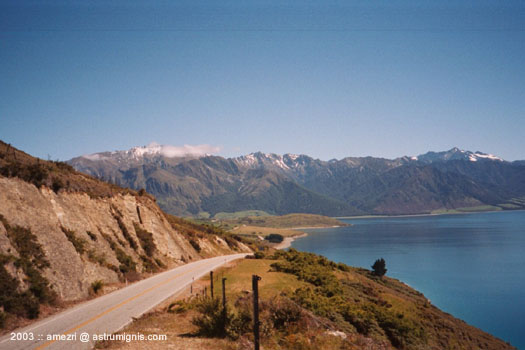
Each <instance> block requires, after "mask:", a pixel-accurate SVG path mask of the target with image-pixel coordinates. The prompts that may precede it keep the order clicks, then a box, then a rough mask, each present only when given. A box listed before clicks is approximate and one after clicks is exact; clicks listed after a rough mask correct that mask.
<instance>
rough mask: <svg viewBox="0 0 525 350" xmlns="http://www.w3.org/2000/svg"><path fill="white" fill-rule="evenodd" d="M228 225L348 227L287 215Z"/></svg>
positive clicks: (232, 220)
mask: <svg viewBox="0 0 525 350" xmlns="http://www.w3.org/2000/svg"><path fill="white" fill-rule="evenodd" d="M222 222H223V223H225V224H228V225H235V226H236V225H247V226H259V227H275V228H297V227H331V226H347V224H345V223H343V222H341V221H339V220H336V219H334V218H330V217H327V216H322V215H314V214H287V215H282V216H257V217H256V216H248V217H240V218H230V219H223V221H222Z"/></svg>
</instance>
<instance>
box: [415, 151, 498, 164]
mask: <svg viewBox="0 0 525 350" xmlns="http://www.w3.org/2000/svg"><path fill="white" fill-rule="evenodd" d="M410 159H411V160H415V161H420V162H424V163H433V162H444V161H449V160H468V161H471V162H477V161H479V160H493V161H500V162H503V161H504V160H503V159H502V158H500V157H497V156H495V155H493V154H488V153H483V152H480V151H476V152H471V151H466V150H462V149H460V148H458V147H453V148H451V149H449V150H448V151H443V152H427V153H425V154H421V155H419V156H416V157H410Z"/></svg>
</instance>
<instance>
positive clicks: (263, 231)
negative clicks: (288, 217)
mask: <svg viewBox="0 0 525 350" xmlns="http://www.w3.org/2000/svg"><path fill="white" fill-rule="evenodd" d="M230 232H232V233H234V234H239V235H246V236H252V237H253V236H262V237H266V236H268V235H270V234H272V233H277V234H280V235H281V236H283V237H292V236H298V235H300V234H303V233H304V232H302V231H298V230H292V229H284V228H275V227H260V226H246V225H242V226H237V227H235V228H234V229H232V230H231V231H230Z"/></svg>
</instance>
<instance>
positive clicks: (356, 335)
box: [109, 251, 512, 350]
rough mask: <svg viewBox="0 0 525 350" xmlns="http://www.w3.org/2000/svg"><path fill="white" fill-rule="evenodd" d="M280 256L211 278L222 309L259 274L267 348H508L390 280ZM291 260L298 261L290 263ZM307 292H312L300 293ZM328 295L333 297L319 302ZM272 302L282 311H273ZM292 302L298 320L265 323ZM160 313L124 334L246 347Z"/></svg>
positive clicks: (188, 315)
mask: <svg viewBox="0 0 525 350" xmlns="http://www.w3.org/2000/svg"><path fill="white" fill-rule="evenodd" d="M279 254H281V255H280V257H279V259H278V260H275V259H272V260H270V259H261V260H248V259H246V260H242V261H240V262H239V263H237V264H236V265H235V266H234V267H233V268H228V269H221V270H218V271H216V273H215V276H216V278H217V279H216V282H215V295H216V296H220V293H221V289H220V288H221V287H220V283H219V281H220V279H221V278H222V277H225V278H226V281H227V297H228V301H229V305H230V306H229V309H231V308H235V307H238V305H239V302H240V301H243V300H244V301H247V300H248V301H249V300H250V296H249V294H247V293H248V291H250V290H251V276H252V275H253V274H257V275H259V276H261V277H262V280H261V281H260V283H259V286H260V305H261V309H262V311H261V315H262V316H261V317H262V319H261V321H262V324H263V329H264V331H263V333H264V336H263V339H262V345H263V347H264V348H266V349H312V350H313V349H316V350H325V349H326V350H328V349H363V348H367V349H392V348H397V349H432V350H434V349H435V350H438V349H472V350H474V349H479V348H482V349H498V350H500V349H512V347H511V346H509V345H508V344H505V343H504V342H502V341H500V340H498V339H496V338H494V337H492V336H490V335H489V334H487V333H484V332H482V331H480V330H479V329H476V328H474V327H471V326H469V325H467V324H466V323H464V322H463V321H461V320H458V319H456V318H454V317H452V316H451V315H449V314H447V313H444V312H442V311H440V310H439V309H437V308H436V307H434V306H433V305H431V304H430V302H429V301H428V300H427V299H426V298H425V297H424V296H423V295H422V294H421V293H419V292H417V291H415V290H413V289H412V288H410V287H408V286H407V285H405V284H403V283H401V282H399V281H397V280H394V279H391V278H388V277H383V278H381V279H380V278H377V277H374V276H372V275H371V274H370V272H369V271H366V270H363V269H356V268H349V267H346V266H342V265H339V266H338V265H335V264H333V263H330V262H328V261H327V260H326V259H324V258H320V257H317V256H314V255H312V254H305V253H296V252H294V251H292V253H291V255H290V253H279ZM294 254H295V256H294ZM293 261H295V262H297V263H298V264H296V265H295V266H294V264H293ZM276 262H277V263H278V265H280V266H281V268H284V269H286V267H288V268H290V271H289V272H288V273H285V272H276V271H275V267H274V268H272V264H275V263H276ZM305 262H308V264H304V263H305ZM274 266H275V265H274ZM278 269H280V268H278ZM318 273H319V274H318ZM316 276H317V277H319V276H321V277H322V278H321V280H318V281H317V282H315V281H316ZM208 283H209V279H206V278H205V279H203V281H200V285H199V284H197V285H196V287H195V288H197V289H202V288H203V287H204V285H208ZM315 285H317V287H316V286H315ZM194 290H195V289H194ZM308 290H311V291H312V292H313V294H312V293H310V294H308V293H305V291H308ZM327 290H332V291H335V294H334V295H333V296H331V297H326V291H327ZM291 300H293V301H291ZM283 301H284V302H283ZM286 301H287V302H286ZM290 303H291V304H290ZM234 304H235V305H236V306H233V305H234ZM276 304H277V305H282V306H283V307H282V308H277V309H276V308H275V307H274V308H272V305H274V306H275V305H276ZM298 304H299V305H301V306H302V307H303V308H301V310H302V311H301V312H300V314H301V317H300V318H299V319H296V320H294V321H289V322H288V323H286V324H285V325H284V327H282V326H281V327H279V326H276V325H275V324H272V322H275V319H276V318H278V317H282V316H283V313H284V315H287V314H286V313H287V312H289V311H290V310H292V311H293V310H294V308H295V307H297V305H298ZM248 305H249V303H248ZM290 305H292V307H290ZM294 305H295V306H294ZM165 310H166V309H165V308H164V309H161V310H159V311H157V312H154V313H151V314H148V315H145V316H144V317H142V318H141V319H140V320H138V321H137V322H135V323H133V324H132V325H130V326H129V327H128V328H127V329H126V330H124V332H128V333H130V332H131V333H132V332H138V331H140V332H146V333H148V332H152V331H153V332H155V333H160V334H163V333H166V334H168V335H169V339H168V341H166V342H165V343H163V344H162V346H164V347H167V346H173V345H174V344H176V346H177V348H192V346H195V348H199V349H202V350H208V349H244V348H247V349H248V348H251V347H253V345H251V346H250V339H252V338H251V335H250V333H249V332H248V333H246V334H244V335H242V336H241V337H240V338H239V339H236V340H228V338H226V339H224V338H223V339H213V341H212V342H210V339H209V338H205V337H201V336H198V335H196V327H195V326H193V325H192V324H191V319H192V318H193V317H194V316H196V315H197V312H196V311H195V310H192V309H190V310H182V312H181V313H173V314H172V313H167V312H166V311H165ZM327 330H331V331H334V330H339V331H343V332H344V333H345V335H346V340H344V341H343V340H342V339H341V338H339V337H334V336H332V335H329V334H327ZM184 334H186V335H184ZM243 344H244V346H245V347H243ZM144 345H146V344H144V343H134V344H133V343H132V344H124V343H116V342H114V343H111V344H109V348H111V349H117V348H118V349H122V348H125V349H134V348H139V347H140V348H143V346H144ZM157 345H159V344H157Z"/></svg>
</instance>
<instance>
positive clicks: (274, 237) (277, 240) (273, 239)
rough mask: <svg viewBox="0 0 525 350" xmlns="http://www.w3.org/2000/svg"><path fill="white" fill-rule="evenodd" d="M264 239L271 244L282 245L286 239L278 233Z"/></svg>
mask: <svg viewBox="0 0 525 350" xmlns="http://www.w3.org/2000/svg"><path fill="white" fill-rule="evenodd" d="M264 239H265V240H267V241H269V242H270V243H281V242H282V241H283V240H284V237H283V236H282V235H280V234H278V233H270V234H269V235H268V236H266V237H264Z"/></svg>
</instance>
